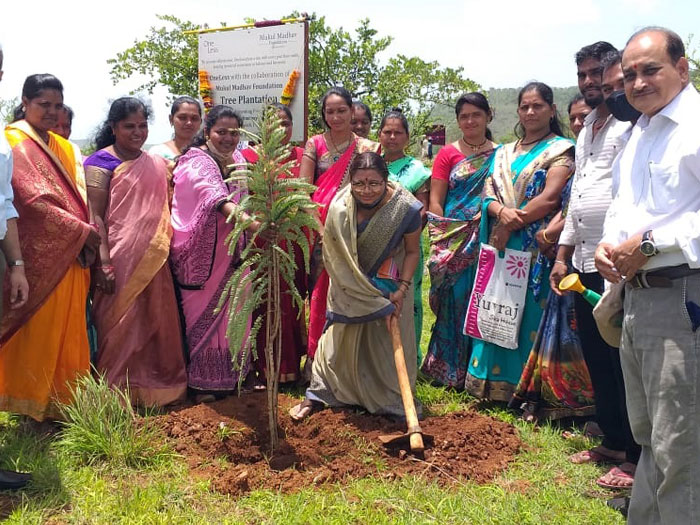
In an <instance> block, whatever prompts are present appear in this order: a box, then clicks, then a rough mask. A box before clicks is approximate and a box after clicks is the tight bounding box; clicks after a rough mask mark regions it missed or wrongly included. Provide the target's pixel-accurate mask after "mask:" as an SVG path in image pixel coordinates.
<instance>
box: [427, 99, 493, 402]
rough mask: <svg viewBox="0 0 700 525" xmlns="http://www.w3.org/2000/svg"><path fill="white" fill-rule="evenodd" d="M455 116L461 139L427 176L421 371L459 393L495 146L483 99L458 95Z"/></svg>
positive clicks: (467, 352) (446, 149) (467, 351)
mask: <svg viewBox="0 0 700 525" xmlns="http://www.w3.org/2000/svg"><path fill="white" fill-rule="evenodd" d="M455 114H456V116H457V124H458V125H459V128H460V130H461V131H462V138H460V139H459V140H458V141H457V142H453V143H452V144H449V145H447V146H445V147H444V148H442V149H441V150H440V151H439V153H438V155H437V157H436V159H435V163H434V164H433V174H432V178H431V188H430V210H429V213H428V233H429V234H430V258H429V260H428V271H429V272H430V308H431V310H432V311H433V312H434V313H435V317H436V318H435V324H434V325H433V330H432V334H431V336H430V343H429V345H428V351H427V353H426V356H425V360H424V361H423V366H422V368H421V370H422V372H423V373H424V374H426V375H427V376H428V377H430V378H431V379H432V380H433V381H435V382H436V383H439V384H441V385H446V386H450V387H454V388H459V389H461V388H463V386H464V378H465V375H466V372H467V365H468V363H469V356H470V354H471V343H472V339H471V338H470V337H468V336H466V335H464V334H463V330H464V318H465V317H466V315H467V304H468V302H469V295H470V293H471V290H472V285H473V283H474V275H475V264H474V263H475V262H476V260H477V258H478V255H479V219H480V217H481V192H482V189H483V187H484V181H485V180H486V177H487V176H488V174H489V173H490V171H491V165H492V163H493V158H494V151H495V148H496V144H494V143H493V142H492V141H491V132H490V131H489V129H488V123H489V122H490V121H491V117H492V112H491V107H490V106H489V103H488V101H487V100H486V97H485V96H484V95H482V94H481V93H468V94H466V95H462V96H461V97H460V98H459V99H458V100H457V104H456V105H455Z"/></svg>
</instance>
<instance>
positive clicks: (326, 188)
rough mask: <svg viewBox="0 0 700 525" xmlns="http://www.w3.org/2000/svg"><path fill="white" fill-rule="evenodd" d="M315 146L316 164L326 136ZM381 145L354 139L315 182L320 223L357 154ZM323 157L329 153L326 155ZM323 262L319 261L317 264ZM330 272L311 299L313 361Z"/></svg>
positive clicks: (318, 282)
mask: <svg viewBox="0 0 700 525" xmlns="http://www.w3.org/2000/svg"><path fill="white" fill-rule="evenodd" d="M309 142H310V143H313V144H314V145H315V146H314V147H315V151H316V159H317V163H318V162H319V161H320V160H321V152H323V151H324V150H325V151H327V148H326V144H325V140H324V139H323V135H315V136H314V137H312V138H311V140H310V141H309ZM377 147H378V145H377V144H376V143H374V142H371V141H369V140H365V139H362V138H358V137H356V138H355V140H354V141H353V142H352V143H351V144H350V145H349V146H348V148H347V149H346V150H345V152H344V153H343V154H342V155H341V156H340V157H339V158H338V160H336V161H335V162H334V163H333V164H332V165H331V166H330V167H329V168H328V169H327V170H326V171H324V172H323V173H322V174H321V175H320V176H319V177H318V178H317V179H316V181H315V182H314V184H315V185H316V187H317V189H316V191H315V192H314V193H313V195H312V196H311V199H312V200H313V201H314V202H316V203H318V204H320V207H319V218H320V220H321V224H325V222H326V216H327V215H328V207H329V206H330V204H331V201H332V200H333V198H334V197H335V196H336V194H337V193H338V190H340V189H341V188H343V187H344V186H345V185H346V184H347V182H348V169H349V168H350V163H351V162H352V160H353V159H354V158H355V155H357V154H359V153H363V152H365V151H373V150H376V149H377ZM323 156H324V158H325V157H326V156H327V154H324V155H323ZM313 257H316V258H317V257H318V252H317V251H316V252H315V253H314V256H313ZM318 262H319V263H320V261H318ZM328 285H329V280H328V272H326V270H325V269H323V270H322V271H321V272H320V275H319V276H318V278H317V279H316V280H315V283H314V285H313V290H312V292H311V297H310V298H309V334H308V349H307V354H308V356H309V358H311V359H313V358H314V355H315V354H316V347H317V346H318V340H319V339H320V337H321V334H322V333H323V327H324V326H325V324H326V300H327V297H328Z"/></svg>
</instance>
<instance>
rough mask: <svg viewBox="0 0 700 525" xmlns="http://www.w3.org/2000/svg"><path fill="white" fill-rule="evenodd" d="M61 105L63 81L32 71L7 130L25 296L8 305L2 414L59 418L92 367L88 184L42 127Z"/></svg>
mask: <svg viewBox="0 0 700 525" xmlns="http://www.w3.org/2000/svg"><path fill="white" fill-rule="evenodd" d="M62 107H63V86H62V84H61V82H60V81H59V80H58V79H57V78H56V77H54V76H53V75H46V74H44V75H31V76H30V77H28V78H27V80H26V81H25V83H24V88H23V90H22V107H20V108H19V109H18V111H17V112H16V115H15V116H16V121H15V122H14V123H12V124H10V125H9V126H8V127H7V128H5V136H6V138H7V141H8V142H9V144H10V146H11V147H12V155H13V161H14V168H13V173H12V189H13V191H14V194H15V201H14V204H15V207H16V208H17V212H18V213H19V216H20V217H19V220H18V222H17V227H18V231H19V238H20V245H21V249H22V254H23V256H24V261H25V265H26V275H27V281H28V282H29V300H28V301H27V303H26V304H25V305H24V306H23V307H22V308H19V309H10V308H9V307H7V306H8V305H5V306H6V308H5V309H4V315H3V318H2V323H1V324H0V410H5V411H9V412H16V413H20V414H24V415H27V416H30V417H32V418H33V419H35V420H37V421H42V420H44V419H47V418H48V419H57V418H59V417H60V413H59V410H58V407H57V402H62V403H66V402H69V401H70V400H71V393H70V383H71V382H72V381H74V380H75V379H76V378H77V377H78V376H79V375H81V374H87V373H89V370H90V349H89V345H88V338H87V327H86V323H85V303H86V300H87V295H88V289H89V286H90V273H89V271H88V270H87V269H86V266H87V265H89V264H90V263H91V262H92V260H94V255H95V250H96V248H97V246H98V244H99V235H98V234H97V232H96V230H95V229H94V227H92V226H91V225H90V219H89V217H90V216H89V212H88V207H87V200H86V192H85V178H84V174H83V170H82V166H81V165H80V164H79V163H78V162H77V160H76V155H75V153H74V151H73V146H72V145H71V144H70V143H69V142H68V141H66V140H65V139H63V138H62V137H60V136H58V135H56V134H54V133H52V132H50V131H49V130H50V129H51V128H52V127H53V126H55V125H56V122H57V120H58V111H59V110H60V109H61V108H62ZM4 295H5V297H6V300H7V297H8V296H9V294H4Z"/></svg>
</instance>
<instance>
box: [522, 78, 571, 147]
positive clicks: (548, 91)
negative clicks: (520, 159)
mask: <svg viewBox="0 0 700 525" xmlns="http://www.w3.org/2000/svg"><path fill="white" fill-rule="evenodd" d="M528 91H537V94H538V95H539V96H540V97H542V100H544V101H545V102H546V103H547V105H549V107H553V106H554V92H553V91H552V88H551V87H549V86H548V85H547V84H545V83H544V82H528V83H527V84H526V85H525V87H523V88H522V89H521V90H520V92H519V93H518V107H520V102H521V101H522V99H523V95H524V94H525V93H527V92H528ZM549 131H550V132H551V133H554V134H555V135H559V136H560V137H565V136H566V135H564V132H563V131H562V128H561V119H560V118H559V112H558V111H556V110H555V111H554V116H553V117H552V118H551V119H550V121H549ZM515 135H516V136H517V137H518V138H523V137H524V136H525V130H524V129H523V125H522V124H521V123H520V121H518V123H517V124H516V125H515Z"/></svg>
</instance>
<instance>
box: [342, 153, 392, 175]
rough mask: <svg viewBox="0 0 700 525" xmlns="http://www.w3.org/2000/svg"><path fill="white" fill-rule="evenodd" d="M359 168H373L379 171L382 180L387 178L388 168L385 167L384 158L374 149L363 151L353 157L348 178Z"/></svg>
mask: <svg viewBox="0 0 700 525" xmlns="http://www.w3.org/2000/svg"><path fill="white" fill-rule="evenodd" d="M359 170H374V171H376V172H377V173H379V174H380V175H381V176H382V178H383V179H384V180H388V179H389V168H387V167H386V162H384V158H383V157H382V156H381V155H378V154H376V153H375V152H374V151H365V152H364V153H360V154H359V155H357V156H356V157H355V158H354V159H353V161H352V162H351V163H350V169H349V173H350V178H352V176H353V175H355V173H357V172H358V171H359Z"/></svg>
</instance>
